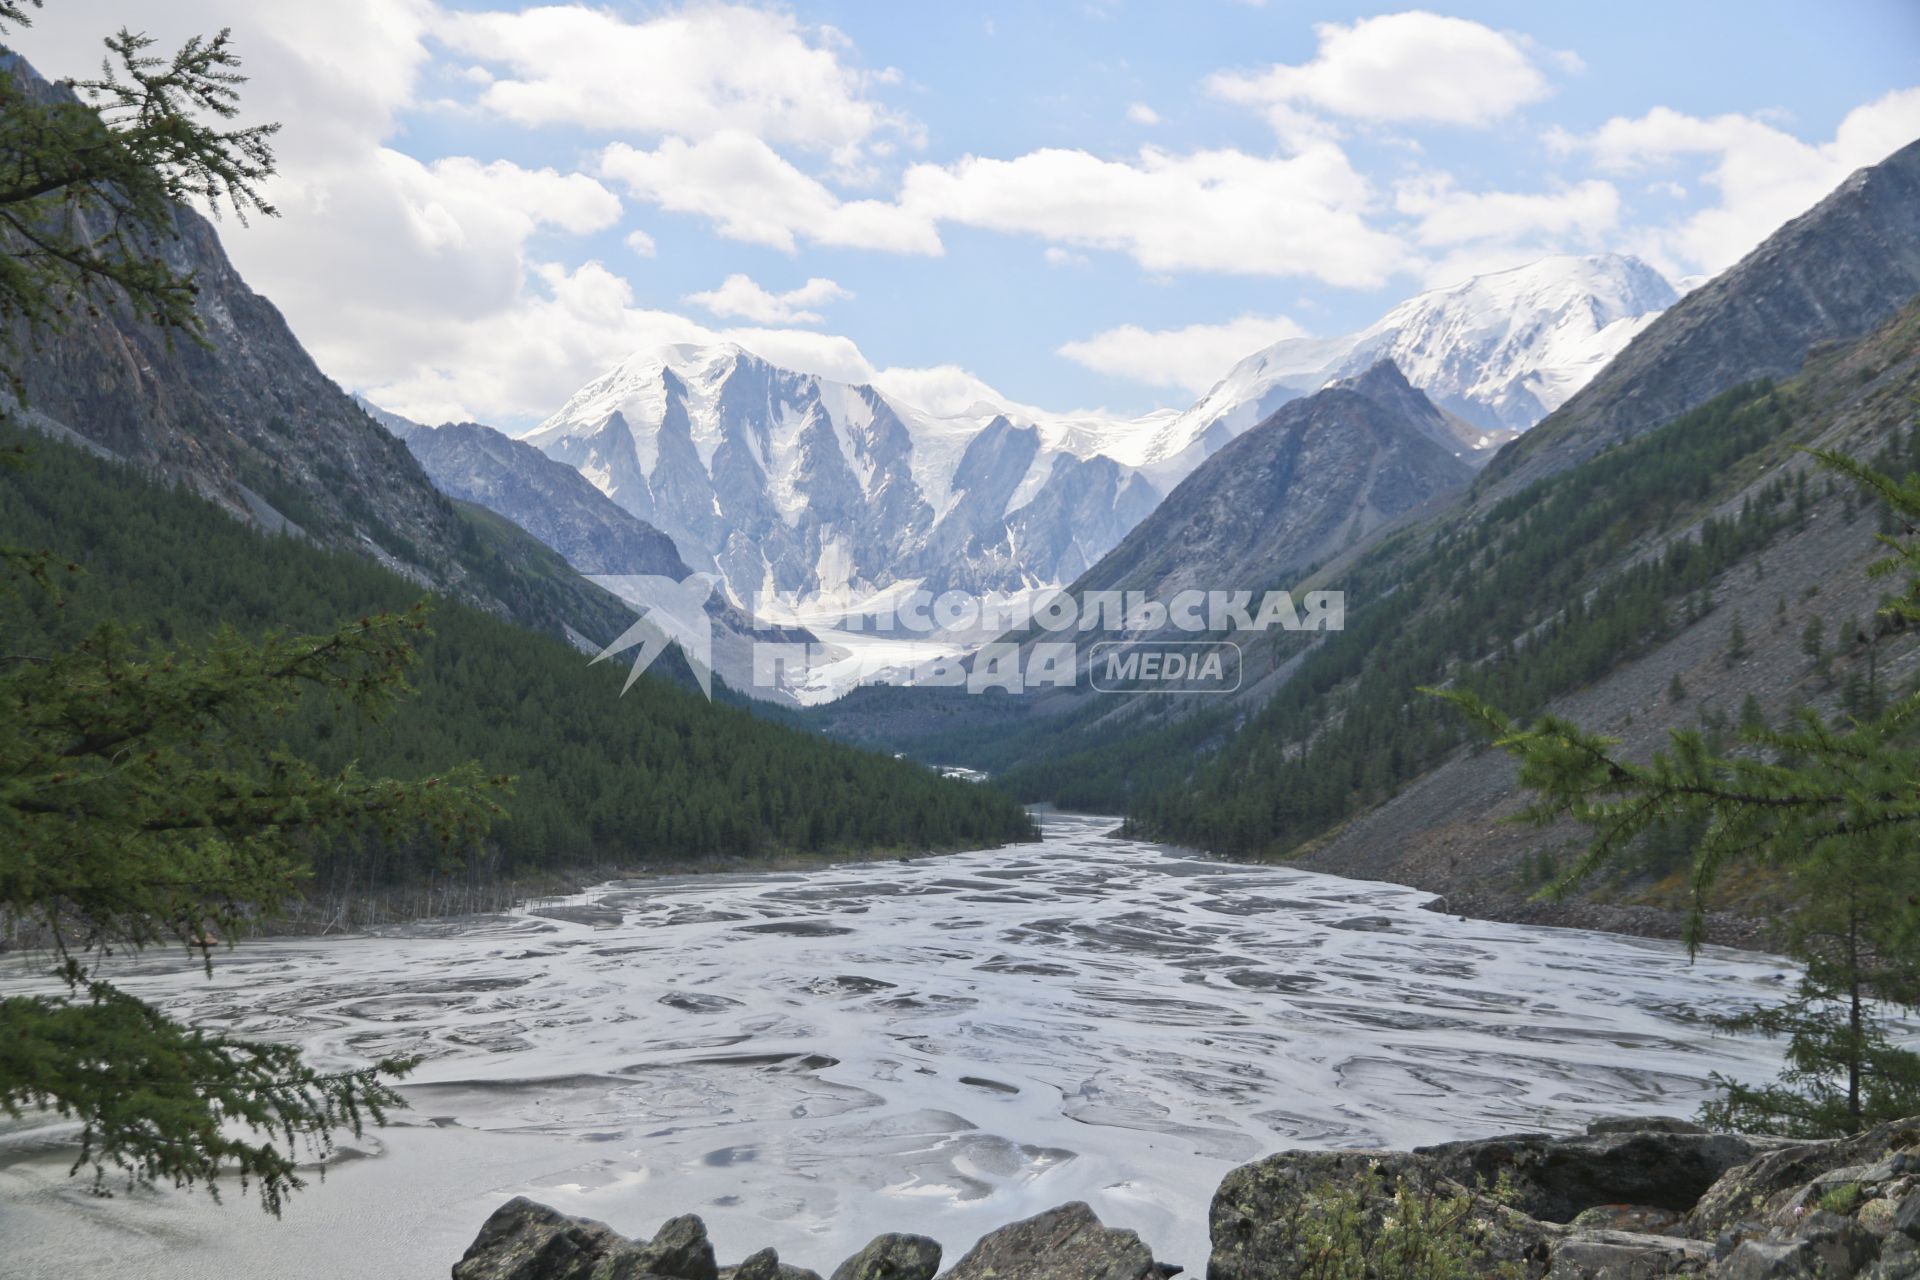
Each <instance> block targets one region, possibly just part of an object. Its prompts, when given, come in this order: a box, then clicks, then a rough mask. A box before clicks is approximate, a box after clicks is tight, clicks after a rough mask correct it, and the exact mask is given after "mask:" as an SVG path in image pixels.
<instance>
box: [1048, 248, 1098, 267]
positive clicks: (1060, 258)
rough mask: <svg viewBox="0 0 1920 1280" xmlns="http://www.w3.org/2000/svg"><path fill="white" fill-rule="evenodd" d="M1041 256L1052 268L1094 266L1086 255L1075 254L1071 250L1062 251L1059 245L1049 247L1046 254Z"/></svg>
mask: <svg viewBox="0 0 1920 1280" xmlns="http://www.w3.org/2000/svg"><path fill="white" fill-rule="evenodd" d="M1041 256H1042V257H1044V258H1045V259H1046V262H1047V265H1048V266H1050V267H1086V266H1091V265H1092V260H1091V259H1089V258H1088V257H1087V255H1086V254H1084V253H1075V252H1074V251H1073V250H1071V249H1062V248H1061V247H1060V246H1059V245H1057V244H1050V245H1048V246H1047V251H1046V253H1044V254H1042V255H1041Z"/></svg>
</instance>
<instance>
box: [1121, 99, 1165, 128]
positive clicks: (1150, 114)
mask: <svg viewBox="0 0 1920 1280" xmlns="http://www.w3.org/2000/svg"><path fill="white" fill-rule="evenodd" d="M1127 119H1129V120H1131V121H1133V122H1134V123H1135V124H1147V125H1153V124H1159V123H1160V113H1159V112H1158V111H1155V110H1154V109H1153V108H1152V107H1150V106H1148V105H1147V104H1146V103H1144V102H1136V103H1134V104H1132V105H1131V106H1129V107H1128V108H1127Z"/></svg>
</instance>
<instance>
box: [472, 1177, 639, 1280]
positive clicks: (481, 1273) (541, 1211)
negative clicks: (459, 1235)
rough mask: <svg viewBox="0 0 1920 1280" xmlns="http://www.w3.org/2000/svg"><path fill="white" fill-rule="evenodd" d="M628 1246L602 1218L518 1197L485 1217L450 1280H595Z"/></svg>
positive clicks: (624, 1239) (629, 1247)
mask: <svg viewBox="0 0 1920 1280" xmlns="http://www.w3.org/2000/svg"><path fill="white" fill-rule="evenodd" d="M631 1248H632V1244H631V1242H630V1241H628V1240H627V1238H626V1237H625V1236H622V1235H621V1234H620V1233H619V1232H617V1231H615V1230H614V1229H613V1228H612V1227H609V1226H607V1225H606V1224H605V1223H604V1222H594V1221H592V1220H591V1219H588V1218H572V1217H568V1216H567V1215H565V1214H563V1213H560V1212H558V1211H557V1210H554V1209H549V1208H548V1207H547V1206H546V1205H543V1204H536V1203H534V1202H533V1201H532V1200H529V1199H527V1198H526V1197H524V1196H516V1197H514V1198H513V1199H512V1200H509V1201H507V1203H505V1204H503V1205H501V1206H500V1207H499V1208H498V1209H496V1210H494V1211H493V1214H492V1215H491V1216H490V1217H488V1219H487V1221H486V1223H485V1224H484V1225H483V1226H482V1227H481V1228H480V1234H479V1235H478V1236H476V1237H475V1238H474V1241H473V1243H472V1244H471V1245H470V1246H468V1248H467V1252H466V1253H465V1255H464V1256H462V1257H461V1259H460V1261H459V1262H457V1263H455V1264H454V1267H453V1280H596V1269H597V1268H599V1267H600V1266H601V1265H602V1264H603V1263H606V1262H608V1261H609V1260H611V1259H613V1258H614V1257H616V1256H618V1255H620V1254H622V1253H625V1252H627V1251H629V1250H630V1249H631Z"/></svg>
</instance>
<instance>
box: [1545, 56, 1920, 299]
mask: <svg viewBox="0 0 1920 1280" xmlns="http://www.w3.org/2000/svg"><path fill="white" fill-rule="evenodd" d="M1916 137H1920V87H1916V88H1912V89H1900V90H1896V91H1894V92H1892V93H1889V94H1887V95H1885V96H1884V97H1881V98H1879V99H1878V100H1876V101H1874V102H1870V103H1868V104H1866V105H1864V106H1861V107H1857V108H1855V109H1854V110H1853V111H1851V112H1849V113H1848V114H1847V116H1846V118H1845V119H1843V120H1842V121H1841V122H1840V125H1839V127H1838V129H1836V130H1835V132H1834V136H1833V138H1832V139H1831V140H1830V141H1827V142H1822V143H1808V142H1803V141H1801V140H1800V139H1799V138H1796V137H1794V136H1793V135H1792V134H1789V133H1787V132H1786V131H1785V130H1783V129H1781V128H1780V127H1778V126H1777V125H1774V124H1770V123H1768V122H1766V121H1764V120H1762V119H1760V118H1759V117H1757V116H1753V115H1739V114H1727V115H1720V116H1713V117H1710V118H1706V117H1700V116H1692V115H1688V114H1686V113H1684V112H1680V111H1675V110H1672V109H1671V108H1668V107H1656V108H1654V109H1653V110H1652V111H1649V112H1647V113H1646V114H1645V115H1642V116H1638V117H1625V116H1617V117H1615V118H1613V119H1611V120H1608V121H1607V122H1606V123H1605V124H1603V125H1602V126H1601V127H1600V128H1599V129H1597V130H1595V131H1594V132H1593V133H1591V134H1588V135H1585V136H1574V135H1569V134H1566V133H1563V132H1556V133H1553V134H1551V135H1549V141H1550V142H1551V143H1552V144H1553V145H1554V146H1555V147H1556V148H1557V149H1558V150H1559V151H1561V152H1562V153H1565V154H1585V155H1589V156H1591V157H1592V159H1593V161H1594V163H1595V164H1596V165H1597V166H1598V167H1599V168H1600V169H1602V170H1604V171H1608V172H1614V173H1637V172H1641V171H1645V170H1650V169H1654V168H1659V167H1667V166H1672V165H1675V164H1680V163H1686V162H1691V163H1692V164H1694V165H1695V166H1696V167H1699V168H1701V169H1702V170H1703V171H1702V172H1701V173H1700V175H1699V179H1698V182H1697V183H1696V185H1704V186H1706V187H1708V188H1711V189H1712V190H1713V191H1714V192H1715V193H1716V194H1717V196H1718V200H1717V202H1716V203H1714V204H1712V205H1710V206H1708V207H1706V208H1704V209H1700V210H1697V211H1695V212H1693V213H1691V214H1690V215H1688V216H1686V217H1684V218H1682V219H1681V220H1679V221H1677V222H1674V223H1670V224H1667V225H1665V226H1661V227H1655V228H1651V229H1648V230H1645V231H1643V232H1641V233H1640V234H1639V236H1638V240H1639V243H1638V245H1637V246H1636V247H1637V248H1639V250H1640V251H1641V252H1642V253H1644V254H1646V255H1647V256H1648V257H1649V258H1650V259H1652V260H1653V261H1654V262H1655V265H1657V266H1661V267H1662V268H1663V269H1665V270H1666V272H1667V274H1668V275H1669V276H1674V277H1678V276H1681V275H1686V274H1689V273H1692V272H1709V273H1711V272H1719V271H1721V270H1723V269H1725V268H1726V267H1728V266H1731V265H1732V264H1733V263H1734V262H1735V261H1737V260H1738V259H1739V258H1740V257H1742V256H1743V255H1744V254H1745V253H1746V252H1747V251H1748V250H1750V249H1752V248H1753V247H1754V246H1755V245H1757V244H1759V243H1760V241H1762V240H1764V239H1765V238H1766V237H1767V236H1768V235H1770V234H1772V233H1773V232H1774V231H1775V230H1776V229H1777V228H1778V227H1779V226H1780V225H1781V224H1782V223H1784V222H1786V221H1788V220H1789V219H1791V218H1793V217H1796V216H1797V215H1799V214H1801V213H1804V212H1805V211H1806V210H1807V209H1809V208H1811V207H1812V206H1813V205H1814V204H1816V203H1818V202H1819V200H1820V199H1821V198H1822V197H1824V196H1826V195H1827V193H1828V192H1830V191H1832V190H1833V189H1834V188H1835V187H1836V186H1838V185H1839V184H1840V182H1841V181H1842V180H1843V179H1844V178H1845V177H1846V176H1847V175H1848V174H1849V173H1851V172H1852V171H1853V170H1855V169H1857V168H1860V167H1861V166H1863V165H1871V164H1876V163H1878V162H1879V161H1881V160H1884V159H1885V158H1886V157H1887V156H1888V155H1889V154H1891V153H1892V152H1894V151H1895V150H1897V149H1899V148H1900V147H1902V146H1904V145H1906V144H1907V143H1909V142H1911V141H1913V140H1914V139H1915V138H1916Z"/></svg>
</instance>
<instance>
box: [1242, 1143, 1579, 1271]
mask: <svg viewBox="0 0 1920 1280" xmlns="http://www.w3.org/2000/svg"><path fill="white" fill-rule="evenodd" d="M1409 1210H1411V1211H1412V1213H1414V1214H1419V1215H1423V1216H1424V1217H1430V1218H1431V1219H1432V1220H1433V1221H1434V1222H1436V1223H1444V1224H1446V1225H1447V1226H1448V1227H1450V1228H1451V1232H1450V1235H1451V1237H1452V1240H1451V1243H1454V1244H1457V1246H1458V1247H1457V1249H1456V1250H1455V1252H1456V1254H1457V1258H1456V1261H1457V1262H1458V1263H1459V1264H1460V1266H1461V1268H1471V1269H1470V1270H1455V1271H1452V1272H1449V1271H1443V1270H1440V1269H1439V1268H1437V1267H1436V1268H1435V1271H1436V1272H1437V1273H1439V1274H1478V1275H1486V1276H1495V1275H1502V1274H1512V1275H1527V1276H1539V1275H1543V1274H1545V1271H1546V1266H1547V1262H1548V1259H1549V1257H1550V1255H1551V1249H1552V1245H1553V1242H1554V1237H1555V1228H1553V1227H1551V1226H1549V1225H1547V1224H1545V1223H1542V1222H1539V1221H1536V1220H1535V1219H1533V1218H1530V1217H1527V1216H1526V1215H1525V1214H1521V1213H1516V1212H1514V1211H1512V1210H1510V1209H1508V1208H1506V1207H1505V1206H1503V1205H1500V1204H1499V1203H1497V1202H1495V1201H1494V1200H1493V1199H1491V1198H1490V1197H1488V1196H1485V1195H1482V1194H1479V1193H1478V1192H1477V1191H1476V1190H1475V1189H1474V1188H1471V1187H1468V1186H1465V1185H1462V1184H1461V1183H1459V1182H1456V1181H1455V1180H1453V1179H1452V1178H1450V1177H1448V1176H1447V1175H1446V1174H1445V1173H1443V1172H1442V1171H1441V1169H1440V1167H1439V1164H1438V1162H1437V1161H1435V1160H1433V1159H1431V1158H1428V1157H1423V1156H1420V1155H1416V1154H1413V1153H1410V1152H1389V1151H1294V1152H1283V1153H1281V1154H1279V1155H1274V1156H1268V1157H1267V1158H1266V1159H1265V1160H1260V1161H1256V1162H1255V1163H1253V1164H1249V1165H1242V1166H1241V1167H1240V1168H1238V1169H1235V1170H1234V1171H1233V1172H1231V1173H1229V1174H1228V1175H1227V1176H1226V1178H1225V1180H1223V1181H1222V1182H1221V1184H1220V1189H1219V1190H1218V1191H1216V1192H1215V1193H1214V1197H1213V1205H1212V1208H1211V1209H1210V1211H1209V1214H1208V1224H1207V1226H1208V1231H1209V1233H1210V1235H1211V1237H1212V1240H1213V1257H1212V1260H1211V1261H1210V1262H1209V1263H1208V1266H1207V1278H1208V1280H1278V1278H1279V1277H1287V1276H1306V1275H1311V1274H1315V1273H1314V1272H1313V1271H1311V1270H1310V1263H1311V1260H1313V1259H1316V1258H1318V1259H1324V1258H1326V1257H1327V1256H1329V1254H1330V1253H1339V1254H1341V1255H1342V1256H1350V1257H1355V1258H1359V1257H1366V1258H1369V1259H1376V1260H1377V1259H1380V1258H1382V1257H1383V1256H1384V1255H1389V1254H1391V1255H1395V1256H1398V1255H1401V1254H1404V1253H1405V1252H1407V1251H1409V1250H1413V1249H1419V1248H1421V1247H1422V1243H1421V1242H1422V1241H1423V1240H1430V1239H1431V1238H1432V1237H1435V1236H1437V1235H1439V1234H1440V1233H1439V1232H1431V1231H1428V1230H1426V1229H1425V1222H1424V1221H1423V1220H1413V1219H1411V1218H1410V1214H1409ZM1406 1269H1407V1270H1408V1271H1409V1273H1410V1274H1425V1273H1424V1272H1418V1271H1413V1270H1412V1268H1411V1267H1407V1268H1406ZM1368 1270H1369V1273H1375V1272H1377V1273H1379V1274H1393V1273H1392V1272H1390V1271H1387V1270H1386V1269H1385V1266H1384V1265H1382V1264H1381V1263H1380V1262H1378V1261H1376V1262H1375V1264H1374V1266H1373V1267H1372V1268H1370V1269H1368ZM1332 1274H1340V1275H1344V1274H1346V1272H1344V1271H1335V1272H1333V1273H1332Z"/></svg>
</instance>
